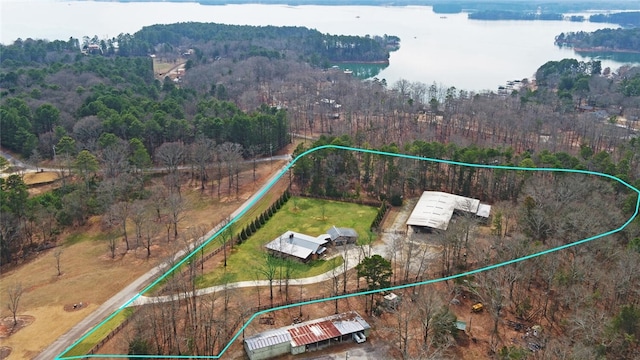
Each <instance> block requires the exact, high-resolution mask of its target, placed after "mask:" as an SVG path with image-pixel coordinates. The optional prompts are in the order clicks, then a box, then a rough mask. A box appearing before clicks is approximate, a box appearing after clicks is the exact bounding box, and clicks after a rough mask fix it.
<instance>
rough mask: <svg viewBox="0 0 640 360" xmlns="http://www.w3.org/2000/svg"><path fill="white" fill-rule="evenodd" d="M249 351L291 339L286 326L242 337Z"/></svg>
mask: <svg viewBox="0 0 640 360" xmlns="http://www.w3.org/2000/svg"><path fill="white" fill-rule="evenodd" d="M244 341H245V343H246V344H247V348H248V349H249V350H251V351H253V350H256V349H262V348H265V347H268V346H273V345H278V344H282V343H286V342H289V341H291V334H289V332H288V331H287V329H286V328H280V329H275V330H269V331H265V332H261V333H259V334H256V335H253V336H250V337H248V338H246V339H244Z"/></svg>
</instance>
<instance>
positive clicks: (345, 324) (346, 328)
mask: <svg viewBox="0 0 640 360" xmlns="http://www.w3.org/2000/svg"><path fill="white" fill-rule="evenodd" d="M370 328H371V326H369V324H368V323H367V322H366V321H365V320H364V319H363V318H362V317H361V316H360V315H359V314H358V313H357V312H355V311H349V312H346V313H341V314H337V315H331V316H327V317H324V318H321V319H315V320H310V321H305V322H303V323H300V324H296V325H291V326H286V327H283V328H280V329H276V330H268V331H265V332H262V333H259V334H256V335H253V336H251V337H248V338H246V339H245V342H246V343H247V348H248V349H249V350H255V349H259V348H265V347H269V346H273V345H277V344H281V343H284V342H287V341H290V342H291V346H293V347H297V346H303V345H308V344H314V343H316V342H320V341H324V340H327V339H332V338H336V337H339V336H342V335H348V334H353V333H357V332H360V331H364V330H366V329H370Z"/></svg>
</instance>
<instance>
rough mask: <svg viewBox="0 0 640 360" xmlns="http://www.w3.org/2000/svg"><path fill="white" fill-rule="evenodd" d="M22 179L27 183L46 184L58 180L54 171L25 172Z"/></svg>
mask: <svg viewBox="0 0 640 360" xmlns="http://www.w3.org/2000/svg"><path fill="white" fill-rule="evenodd" d="M22 179H23V180H24V183H25V184H27V185H37V184H47V183H50V182H53V181H56V180H58V174H57V173H55V172H37V173H26V174H24V176H23V178H22Z"/></svg>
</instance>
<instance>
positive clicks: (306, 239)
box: [265, 231, 329, 259]
mask: <svg viewBox="0 0 640 360" xmlns="http://www.w3.org/2000/svg"><path fill="white" fill-rule="evenodd" d="M327 239H329V235H327V234H322V235H320V236H317V237H313V236H309V235H305V234H300V233H297V232H294V231H287V232H285V233H284V234H282V235H280V236H279V237H277V238H276V239H274V240H272V241H271V242H269V243H268V244H266V245H265V247H266V248H267V249H269V250H273V251H278V252H281V253H284V254H287V255H291V256H295V257H298V258H300V259H306V258H308V257H309V256H310V255H311V254H322V253H323V252H324V250H325V248H324V247H323V246H322V245H324V244H326V243H327V242H328V240H327Z"/></svg>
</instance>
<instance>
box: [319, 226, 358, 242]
mask: <svg viewBox="0 0 640 360" xmlns="http://www.w3.org/2000/svg"><path fill="white" fill-rule="evenodd" d="M327 234H329V237H330V238H331V242H332V243H333V244H334V245H336V246H340V245H346V244H355V243H356V242H357V241H358V233H357V232H356V231H355V229H352V228H346V227H340V228H339V227H336V226H332V227H331V228H330V229H329V230H327Z"/></svg>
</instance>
